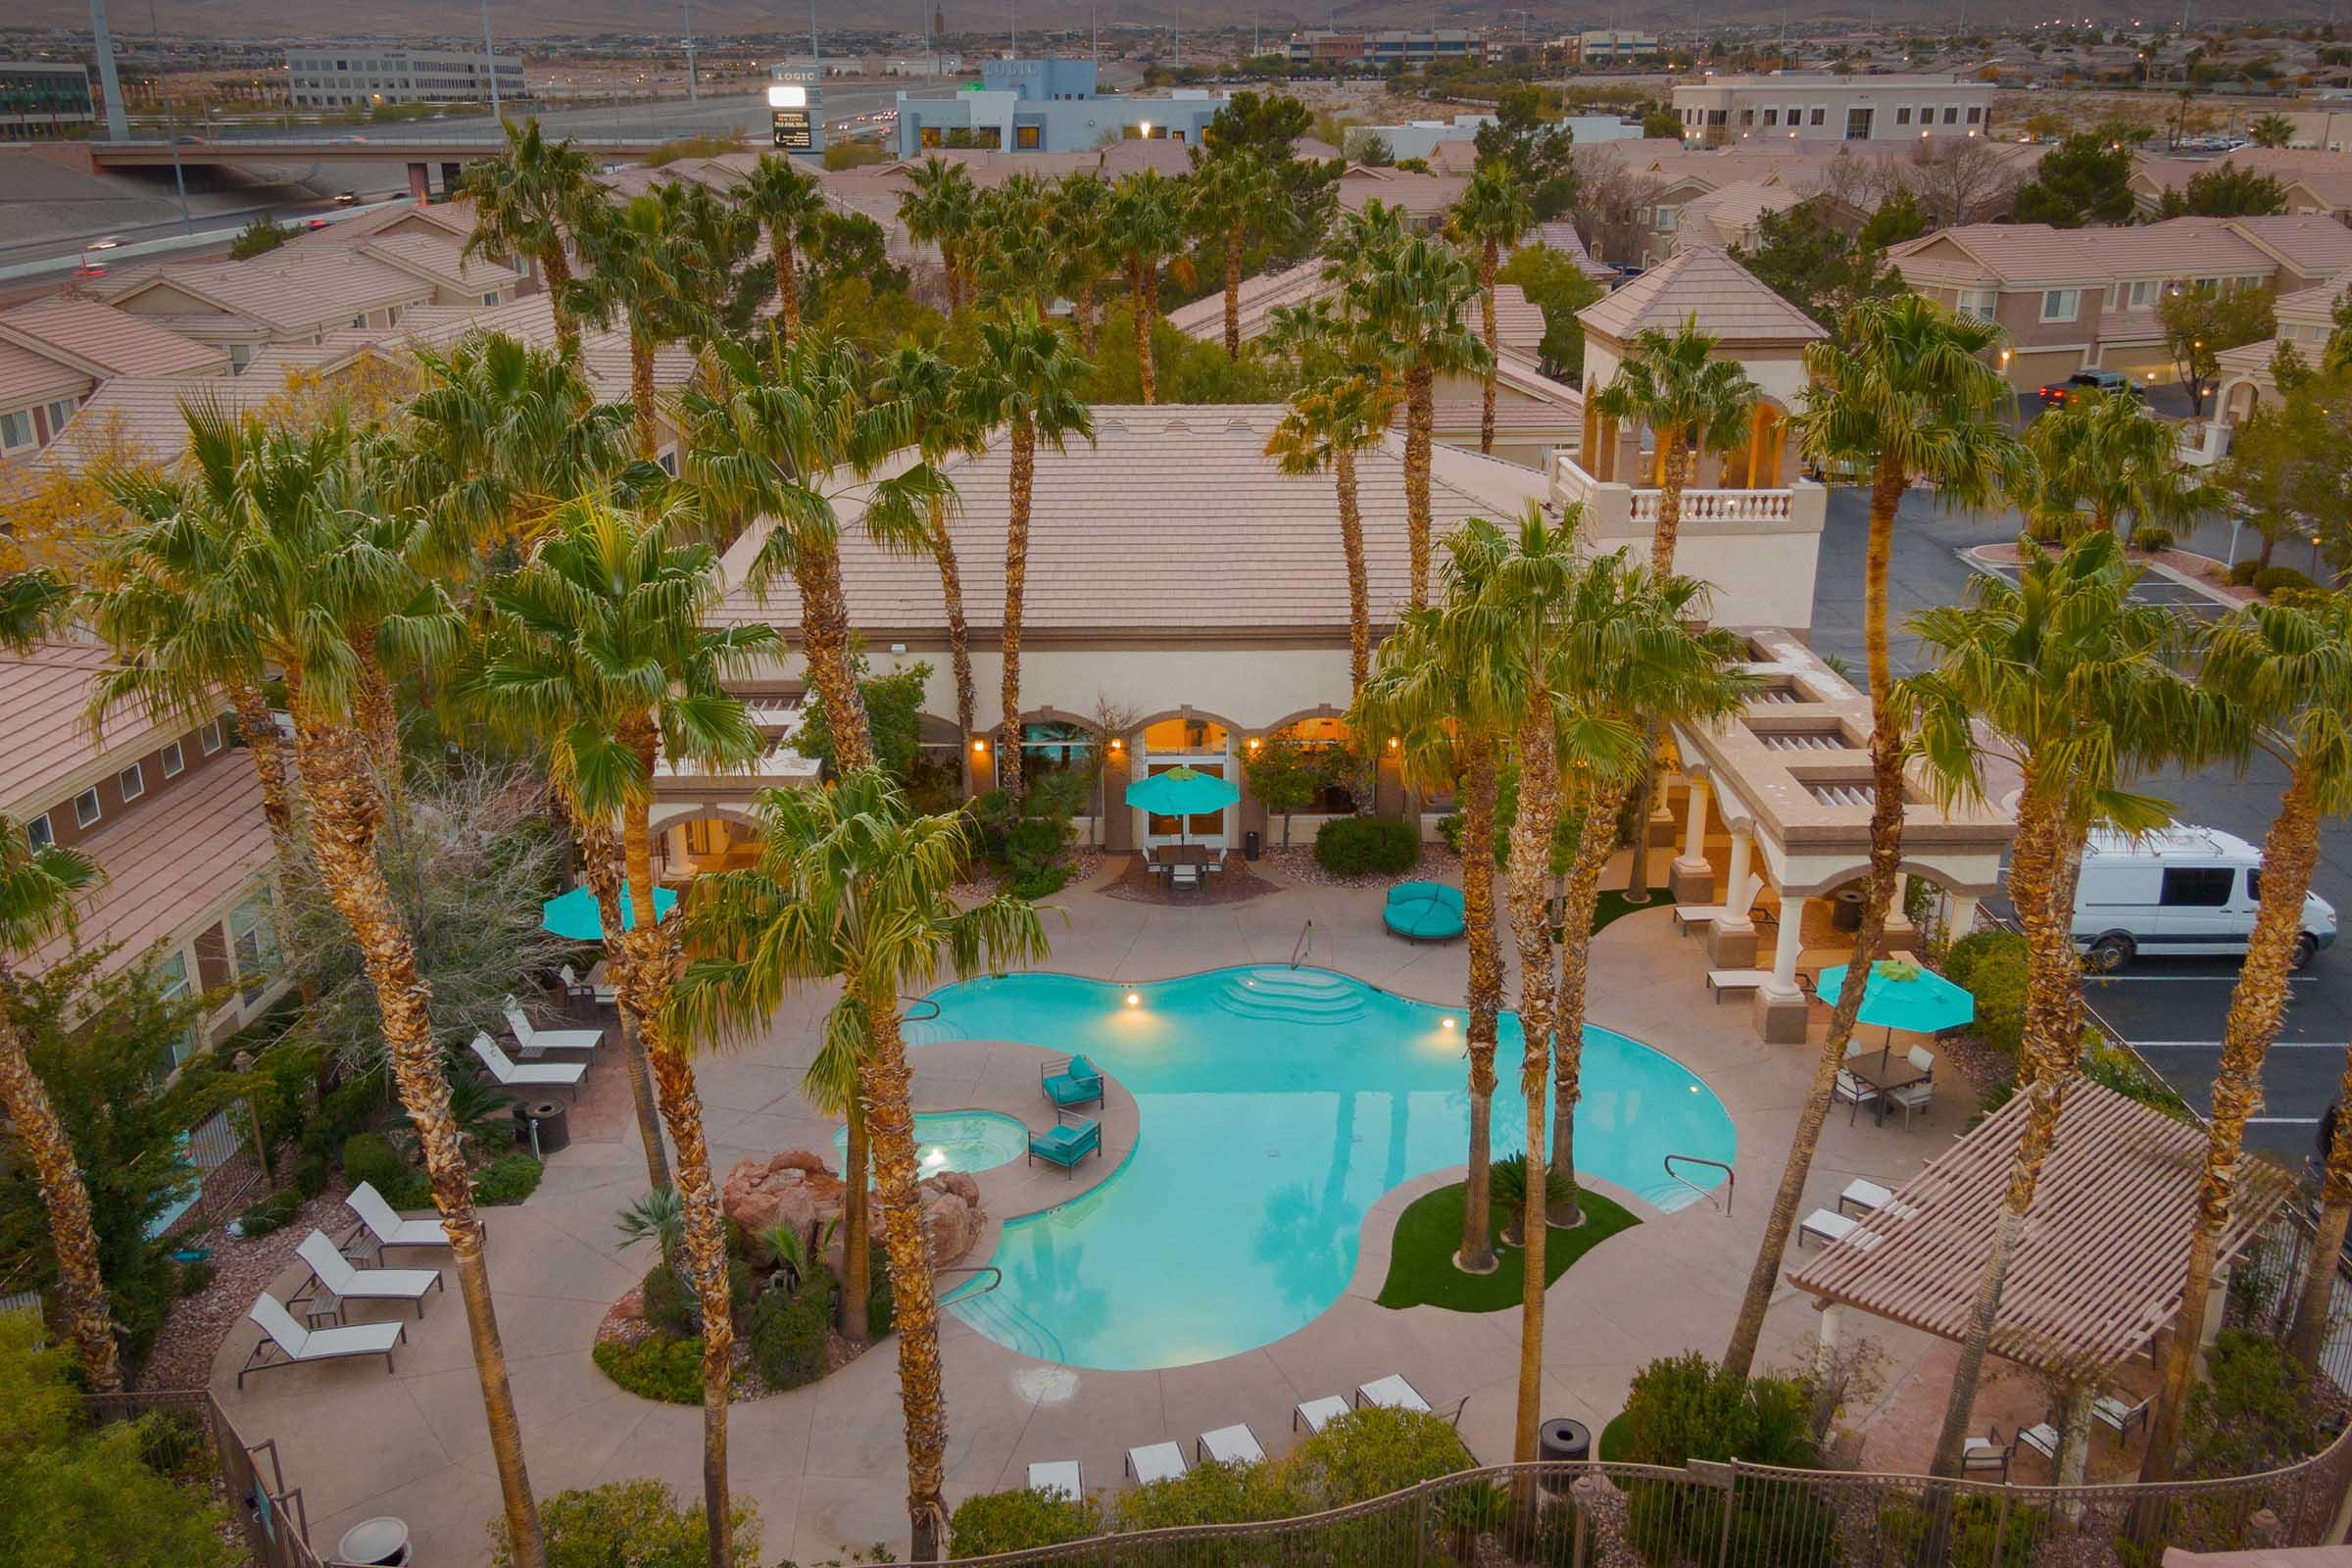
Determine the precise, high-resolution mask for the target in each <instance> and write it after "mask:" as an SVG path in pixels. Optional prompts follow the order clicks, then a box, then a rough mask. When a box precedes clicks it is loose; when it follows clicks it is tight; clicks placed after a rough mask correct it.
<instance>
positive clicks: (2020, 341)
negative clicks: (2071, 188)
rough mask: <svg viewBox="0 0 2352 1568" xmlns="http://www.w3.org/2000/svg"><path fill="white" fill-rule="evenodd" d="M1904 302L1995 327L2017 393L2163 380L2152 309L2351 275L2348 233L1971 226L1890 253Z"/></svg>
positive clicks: (2175, 226)
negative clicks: (2072, 384) (2191, 293)
mask: <svg viewBox="0 0 2352 1568" xmlns="http://www.w3.org/2000/svg"><path fill="white" fill-rule="evenodd" d="M1887 261H1888V262H1889V263H1890V264H1891V265H1892V266H1893V267H1894V268H1895V270H1897V271H1899V272H1900V273H1901V274H1902V277H1903V281H1904V283H1905V284H1906V285H1907V286H1908V287H1909V288H1910V289H1911V291H1912V292H1913V293H1916V294H1921V295H1925V296H1926V297H1927V298H1929V299H1933V300H1936V302H1938V303H1939V304H1942V305H1946V306H1949V307H1950V308H1952V309H1953V310H1957V311H1965V312H1967V313H1969V314H1970V315H1973V316H1979V317H1983V318H1985V319H1987V320H1991V321H1996V322H1998V323H1999V324H2000V326H2001V327H2002V329H2003V330H2004V331H2005V332H2006V333H2007V334H2008V347H2006V348H2005V349H2003V350H2002V351H2001V368H2002V369H2003V370H2004V372H2005V373H2006V374H2007V376H2008V378H2009V382H2010V384H2011V385H2012V386H2015V387H2017V388H2019V389H2020V390H2025V389H2028V388H2032V387H2036V386H2039V385H2041V384H2043V383H2044V382H2047V381H2053V380H2058V379H2061V378H2063V377H2065V376H2068V375H2072V374H2073V373H2074V372H2075V371H2077V370H2088V369H2100V370H2121V371H2123V372H2124V373H2125V374H2127V375H2131V376H2137V377H2141V378H2153V379H2167V378H2169V377H2170V376H2171V374H2172V357H2171V355H2170V354H2169V353H2168V352H2167V350H2166V348H2165V345H2164V329H2163V326H2162V323H2161V322H2159V321H2158V319H2157V317H2156V305H2157V302H2158V301H2159V300H2161V299H2163V298H2164V297H2165V296H2166V295H2167V294H2169V293H2173V292H2176V291H2178V290H2180V289H2185V288H2195V289H2204V290H2209V291H2220V292H2225V293H2228V292H2234V291H2237V290H2241V289H2250V288H2274V289H2277V290H2278V293H2279V295H2280V296H2281V297H2284V296H2286V295H2290V294H2294V293H2296V292H2298V291H2301V290H2304V289H2308V288H2312V287H2314V286H2316V285H2319V284H2322V283H2327V282H2331V281H2333V280H2335V279H2337V278H2339V277H2341V276H2343V275H2344V274H2345V273H2346V272H2352V228H2346V227H2345V226H2344V225H2343V224H2342V223H2339V222H2337V221H2334V220H2333V219H2327V218H2315V217H2294V216H2291V215H2290V216H2285V217H2278V218H2176V219H2172V220H2170V221H2165V222H2161V223H2147V224H2139V225H2134V226H2131V227H2127V228H2077V229H2060V228H2052V227H2050V226H2049V225H2048V224H2046V223H1970V224H1966V225H1964V226H1961V227H1958V228H1947V229H1943V230H1941V231H1939V232H1937V233H1934V234H1927V235H1923V236H1921V237H1920V238H1918V239H1915V240H1907V241H1905V242H1904V243H1903V244H1900V245H1897V246H1894V247H1893V248H1892V249H1890V250H1889V251H1888V252H1887Z"/></svg>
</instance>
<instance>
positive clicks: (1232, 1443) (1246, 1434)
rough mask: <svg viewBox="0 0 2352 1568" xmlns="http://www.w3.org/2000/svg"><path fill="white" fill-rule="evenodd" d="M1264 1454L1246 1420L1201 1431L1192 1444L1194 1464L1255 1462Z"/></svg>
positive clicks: (1263, 1447) (1263, 1448)
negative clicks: (1237, 1423)
mask: <svg viewBox="0 0 2352 1568" xmlns="http://www.w3.org/2000/svg"><path fill="white" fill-rule="evenodd" d="M1265 1456H1266V1449H1265V1446H1264V1445H1263V1444H1261V1443H1259V1442H1258V1441H1257V1434H1256V1433H1254V1432H1252V1431H1250V1423H1249V1422H1247V1421H1244V1422H1242V1423H1240V1424H1239V1425H1236V1426H1230V1427H1219V1428H1217V1430H1216V1431H1214V1432H1203V1433H1201V1436H1200V1439H1199V1440H1198V1441H1197V1442H1195V1443H1194V1445H1193V1462H1194V1463H1195V1464H1255V1463H1257V1462H1258V1461H1259V1460H1260V1459H1263V1458H1264V1457H1265Z"/></svg>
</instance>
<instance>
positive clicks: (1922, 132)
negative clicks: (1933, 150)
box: [1674, 71, 1992, 144]
mask: <svg viewBox="0 0 2352 1568" xmlns="http://www.w3.org/2000/svg"><path fill="white" fill-rule="evenodd" d="M1674 113H1675V117H1676V118H1677V119H1678V120H1680V121H1681V122H1682V123H1683V140H1685V141H1686V142H1703V143H1709V144H1718V143H1725V142H1738V141H1742V140H1745V141H1754V140H1757V139H1759V138H1762V139H1766V140H1780V141H1882V142H1884V141H1919V140H1923V139H1933V138H1935V137H1938V136H1958V137H1966V136H1982V135H1984V134H1985V131H1986V129H1987V128H1988V127H1989V125H1990V124H1991V121H1992V83H1991V82H1988V81H1979V80H1977V79H1976V78H1975V77H1972V76H1913V75H1902V76H1896V75H1887V76H1865V75H1845V76H1840V75H1835V74H1832V73H1828V72H1817V73H1806V72H1777V71H1776V72H1774V73H1771V74H1770V75H1761V76H1716V75H1707V76H1696V77H1692V78H1691V79H1689V80H1686V81H1678V82H1676V83H1675V84H1674Z"/></svg>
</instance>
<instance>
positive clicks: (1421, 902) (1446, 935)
mask: <svg viewBox="0 0 2352 1568" xmlns="http://www.w3.org/2000/svg"><path fill="white" fill-rule="evenodd" d="M1380 919H1381V923H1382V924H1383V925H1385V926H1387V927H1388V928H1389V929H1390V930H1391V931H1393V932H1395V933H1396V934H1397V936H1400V937H1402V938H1404V939H1405V940H1406V941H1408V942H1451V941H1452V940H1453V939H1454V938H1456V937H1458V936H1460V935H1461V934H1462V933H1463V932H1464V931H1465V930H1466V929H1468V928H1467V926H1466V925H1465V924H1464V922H1463V917H1462V890H1461V889H1460V888H1457V887H1450V886H1448V885H1447V884H1446V883H1444V882H1399V883H1397V885H1396V886H1395V887H1393V888H1391V889H1389V898H1388V902H1387V904H1386V905H1384V906H1383V907H1382V908H1381V911H1380Z"/></svg>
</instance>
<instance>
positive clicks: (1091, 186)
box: [1046, 170, 1110, 359]
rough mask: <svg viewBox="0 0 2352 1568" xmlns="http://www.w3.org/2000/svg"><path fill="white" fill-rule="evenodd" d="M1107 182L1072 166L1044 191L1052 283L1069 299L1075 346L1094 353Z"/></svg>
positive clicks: (1105, 264) (1103, 268) (1104, 268)
mask: <svg viewBox="0 0 2352 1568" xmlns="http://www.w3.org/2000/svg"><path fill="white" fill-rule="evenodd" d="M1109 212H1110V187H1109V186H1108V185H1106V184H1104V183H1103V181H1102V180H1100V179H1097V178H1096V177H1095V176H1094V175H1093V174H1091V173H1087V172H1084V171H1079V170H1073V171H1071V172H1069V173H1066V174H1064V175H1062V176H1061V178H1059V179H1057V180H1055V181H1054V188H1053V190H1052V191H1051V192H1050V193H1049V194H1048V195H1047V197H1046V232H1047V233H1048V234H1050V235H1052V236H1053V239H1054V292H1055V293H1058V294H1061V295H1063V296H1064V297H1066V298H1067V299H1068V300H1069V302H1070V319H1072V320H1073V321H1075V322H1077V324H1078V352H1079V353H1081V354H1083V355H1085V356H1087V358H1089V359H1092V358H1093V357H1094V353H1095V288H1096V286H1097V285H1098V284H1100V283H1101V282H1102V281H1103V273H1104V272H1105V271H1107V270H1109V268H1108V262H1107V259H1106V256H1105V241H1104V235H1105V233H1106V231H1107V221H1108V215H1109Z"/></svg>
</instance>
